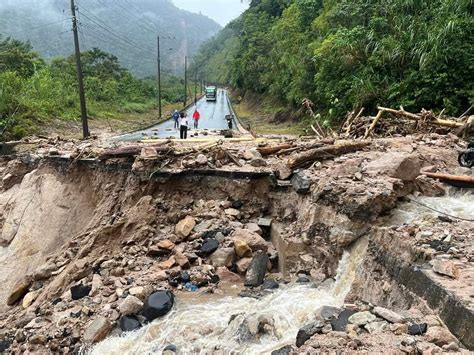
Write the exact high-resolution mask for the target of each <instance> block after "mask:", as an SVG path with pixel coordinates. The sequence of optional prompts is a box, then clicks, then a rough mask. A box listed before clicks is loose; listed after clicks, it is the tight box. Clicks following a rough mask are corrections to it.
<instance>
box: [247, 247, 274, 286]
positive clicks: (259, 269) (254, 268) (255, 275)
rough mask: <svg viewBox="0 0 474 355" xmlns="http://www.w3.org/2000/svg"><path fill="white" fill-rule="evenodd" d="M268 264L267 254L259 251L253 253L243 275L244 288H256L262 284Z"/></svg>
mask: <svg viewBox="0 0 474 355" xmlns="http://www.w3.org/2000/svg"><path fill="white" fill-rule="evenodd" d="M268 262H269V260H268V255H267V253H265V252H264V251H261V250H259V251H257V252H256V253H255V255H254V257H253V258H252V262H251V263H250V266H249V268H248V269H247V274H246V275H245V286H250V287H257V286H260V285H261V284H262V283H263V279H264V278H265V273H266V272H267V265H268Z"/></svg>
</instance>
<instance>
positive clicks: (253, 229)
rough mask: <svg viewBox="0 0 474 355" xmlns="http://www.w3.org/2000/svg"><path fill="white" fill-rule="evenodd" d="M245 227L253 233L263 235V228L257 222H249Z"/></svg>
mask: <svg viewBox="0 0 474 355" xmlns="http://www.w3.org/2000/svg"><path fill="white" fill-rule="evenodd" d="M245 228H246V229H247V230H249V231H251V232H252V233H257V234H258V235H262V228H260V226H259V225H258V224H257V223H247V224H246V225H245Z"/></svg>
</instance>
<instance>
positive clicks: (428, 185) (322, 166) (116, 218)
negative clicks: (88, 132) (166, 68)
mask: <svg viewBox="0 0 474 355" xmlns="http://www.w3.org/2000/svg"><path fill="white" fill-rule="evenodd" d="M31 144H32V145H31V146H29V145H25V144H20V145H19V146H17V148H16V149H19V151H21V149H25V148H24V147H25V146H29V148H28V149H26V150H23V152H22V153H21V154H20V153H19V154H18V156H16V157H15V156H10V157H6V158H2V159H3V160H2V161H1V163H0V164H1V165H0V181H1V182H0V211H1V212H0V245H1V247H2V248H4V249H3V250H5V252H3V251H2V254H0V266H1V267H2V273H3V276H2V277H3V279H2V282H3V283H4V285H5V287H4V288H5V289H4V290H3V291H1V292H0V299H1V301H2V302H3V303H4V304H2V305H1V306H0V310H1V312H2V313H1V315H0V327H1V329H2V331H1V332H0V344H1V345H0V346H2V347H3V349H4V350H7V349H8V351H13V352H28V351H29V352H78V351H80V350H81V349H86V348H87V349H88V348H89V347H90V346H91V345H92V344H95V343H97V342H99V341H101V340H103V339H104V338H106V337H107V336H111V335H118V334H121V333H122V332H128V331H132V330H136V329H139V328H141V327H143V326H144V325H146V324H147V323H149V322H152V321H153V320H155V319H157V318H161V317H163V316H164V315H166V314H168V312H170V311H171V310H172V309H173V308H174V307H175V300H176V299H181V297H185V296H183V295H187V294H195V295H196V296H198V295H203V294H208V295H212V297H222V296H226V295H228V294H229V293H231V294H232V293H236V294H239V295H240V297H252V298H256V299H261V298H263V297H265V296H266V295H268V294H269V293H272V292H274V290H275V289H278V288H279V287H280V285H282V284H285V285H292V284H310V285H313V286H314V287H325V285H328V284H330V283H331V282H333V280H334V278H335V277H336V275H337V268H338V262H339V260H340V257H341V256H342V254H343V252H344V250H345V249H346V248H347V247H348V246H350V245H352V244H353V243H354V242H355V241H357V240H358V239H359V238H361V237H363V236H369V237H370V240H371V241H370V243H371V244H370V245H371V246H370V248H369V251H370V252H371V253H372V254H371V256H370V257H369V258H367V260H366V261H365V262H364V265H363V268H364V272H365V274H364V273H362V274H361V275H362V276H363V275H369V274H370V272H369V270H371V269H373V268H375V267H374V265H375V264H376V263H377V260H375V259H376V258H375V256H376V255H378V254H377V250H379V249H380V248H381V247H380V248H379V249H377V248H378V247H379V246H383V245H387V249H390V248H389V246H390V243H389V242H388V241H390V242H392V245H391V248H392V250H399V251H400V254H401V255H410V257H409V258H406V259H404V262H405V263H406V264H409V265H417V264H420V265H421V264H423V265H425V264H428V265H430V267H431V268H432V269H433V272H434V273H435V274H437V275H439V276H440V277H443V278H448V279H447V280H449V281H450V282H451V281H453V280H463V282H464V281H465V287H464V291H463V292H464V293H465V294H466V295H467V294H469V292H472V283H470V282H471V281H470V280H472V274H470V275H471V276H469V275H468V274H465V272H464V270H468V269H469V268H472V262H473V261H474V260H473V254H472V253H473V251H472V248H471V244H472V235H473V233H472V230H473V229H472V228H473V227H472V223H471V222H465V223H464V222H460V221H453V220H448V218H447V217H435V218H433V219H430V220H429V221H427V220H424V221H423V220H422V221H412V222H410V223H408V224H406V225H399V226H397V227H394V228H382V229H379V227H382V225H381V224H382V223H383V218H381V217H383V216H386V215H387V214H390V213H391V211H392V210H393V209H394V208H396V207H397V206H398V205H399V204H400V201H401V200H402V199H403V198H404V197H406V196H412V195H411V194H413V193H420V192H421V193H423V194H425V195H426V194H428V195H433V196H435V195H441V194H444V193H445V192H446V187H445V186H444V185H442V184H440V183H439V182H437V181H436V180H432V179H429V178H427V177H426V176H424V175H423V174H422V169H423V168H427V167H431V168H430V169H432V170H437V169H439V170H444V169H447V168H454V166H455V165H456V151H455V149H456V147H457V144H459V141H458V139H457V138H456V137H454V136H452V135H448V136H442V135H438V134H429V135H423V136H413V137H403V138H392V139H376V140H373V141H355V142H354V141H350V140H349V141H344V140H342V141H341V140H336V141H334V140H317V141H316V140H308V139H303V138H299V139H292V140H288V139H285V140H275V141H274V140H256V141H255V140H252V141H245V140H242V141H235V142H226V141H217V142H216V141H213V142H207V143H203V144H200V145H197V144H196V145H194V146H187V145H186V144H177V143H176V142H171V141H164V142H158V143H156V142H154V143H150V144H147V143H142V144H139V145H137V144H125V143H121V144H120V146H115V147H114V146H112V144H111V143H103V142H96V141H91V142H81V143H76V142H66V141H59V140H45V139H39V140H35V141H34V144H33V143H31ZM387 157H389V158H387ZM65 172H66V173H67V177H66V176H65V174H64V173H65ZM210 172H212V173H210ZM222 172H224V173H228V174H223V175H219V174H221V173H222ZM184 173H187V174H184ZM213 174H215V175H213ZM45 196H51V197H50V198H49V199H48V200H47V201H48V203H47V204H45V203H44V202H41V201H44V198H45ZM76 204H77V205H76ZM44 209H47V210H48V211H52V212H53V213H52V214H54V218H53V221H50V220H42V219H41V216H42V213H43V210H44ZM25 213H26V215H25ZM25 216H26V217H25ZM25 218H30V219H31V220H32V221H33V222H34V223H33V222H28V221H27V220H26V219H25ZM18 221H19V222H18ZM49 223H53V224H54V227H55V228H56V227H57V226H58V225H66V227H65V228H56V229H57V230H59V232H56V234H54V233H45V234H44V235H43V234H42V233H41V232H40V231H39V230H38V226H39V225H41V224H43V228H46V230H48V229H47V228H49V227H48V224H49ZM35 226H36V228H35ZM51 228H52V227H51ZM466 231H468V232H466ZM469 231H471V233H469ZM428 232H429V233H428ZM22 238H23V239H24V240H26V241H23V242H21V243H20V240H21V239H22ZM28 238H29V239H28ZM30 241H31V242H30ZM384 243H385V244H384ZM395 246H396V247H395ZM397 248H398V249H397ZM382 249H383V248H382ZM369 262H370V263H372V264H367V263H369ZM15 263H17V264H15ZM4 270H6V272H4ZM15 270H16V271H17V272H14V271H15ZM362 276H360V277H359V279H356V282H355V284H354V287H353V291H352V292H351V293H350V294H349V296H348V298H347V304H346V305H345V308H328V307H326V308H324V309H320V310H309V311H310V312H313V313H314V321H312V322H311V323H308V324H307V325H306V326H304V327H303V328H302V329H301V330H300V332H298V335H297V337H296V339H295V343H294V344H292V345H291V346H290V347H287V348H286V349H282V350H280V352H279V353H291V352H296V353H299V352H305V351H307V352H311V351H314V349H316V351H319V350H324V351H326V350H344V349H345V350H358V351H377V350H380V349H389V350H394V351H403V352H405V353H416V352H420V353H422V352H425V351H431V352H436V351H441V350H444V351H462V350H463V349H462V348H463V344H462V343H461V342H459V341H458V339H456V338H455V337H454V336H453V335H452V334H451V333H449V331H448V330H447V329H446V327H445V325H444V324H443V321H445V320H444V319H443V320H442V321H441V320H439V319H435V317H434V316H433V314H434V312H433V311H432V310H430V309H429V308H426V307H421V306H420V307H415V306H414V304H415V303H416V302H415V301H414V300H416V299H415V298H413V297H412V298H411V300H412V302H411V304H410V305H409V306H408V307H404V306H403V305H402V304H403V302H404V301H405V300H406V299H407V298H404V297H406V296H403V295H401V293H400V301H399V303H397V304H395V303H393V302H391V301H392V300H391V299H390V297H388V296H386V294H387V293H389V291H390V288H391V285H392V284H393V283H395V282H396V280H394V278H393V277H392V276H390V275H388V274H383V277H384V279H383V282H382V280H378V281H377V282H379V281H380V282H381V283H382V284H383V283H384V282H385V283H386V285H384V286H381V287H380V289H378V290H377V292H375V291H374V292H373V294H368V293H370V292H371V291H372V290H370V289H366V292H364V290H362V288H363V287H362V285H363V280H362V279H361V277H362ZM460 277H461V279H459V278H460ZM377 285H379V284H377ZM455 287H457V286H456V284H450V283H449V282H448V283H447V284H446V288H448V289H452V288H455ZM394 288H395V286H394ZM383 294H385V296H383ZM394 294H395V293H394ZM397 295H398V293H397ZM469 297H471V296H469ZM471 298H472V297H471ZM470 302H472V299H471V300H470ZM7 305H8V307H7ZM391 306H393V308H391ZM383 307H386V308H383ZM388 308H389V309H388ZM261 323H262V324H261V326H260V325H259V324H257V327H256V328H255V329H256V332H257V333H258V332H259V331H263V332H264V331H265V329H266V330H268V329H270V328H271V324H270V323H271V322H266V321H264V320H262V322H261ZM2 339H3V340H2ZM384 346H385V348H384ZM160 350H162V349H160ZM178 350H179V349H178ZM168 351H171V350H168Z"/></svg>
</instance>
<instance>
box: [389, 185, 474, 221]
mask: <svg viewBox="0 0 474 355" xmlns="http://www.w3.org/2000/svg"><path fill="white" fill-rule="evenodd" d="M410 198H411V199H412V200H414V201H417V202H419V203H421V204H423V205H425V206H427V207H430V208H431V209H429V208H427V207H425V206H422V205H420V204H417V203H415V202H411V201H410V202H407V203H404V204H402V205H400V206H399V207H398V208H396V209H395V210H394V211H393V213H392V217H391V218H390V224H392V225H401V224H403V223H406V224H409V223H412V222H414V221H415V220H419V219H420V218H421V219H423V218H424V217H436V216H438V215H441V214H442V213H445V214H448V215H450V216H454V217H458V218H463V219H467V220H474V191H471V190H458V189H452V190H449V192H448V194H447V195H446V196H441V197H426V196H419V197H413V196H411V197H410ZM436 211H439V212H442V213H438V212H436Z"/></svg>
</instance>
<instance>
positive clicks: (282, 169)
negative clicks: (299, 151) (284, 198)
mask: <svg viewBox="0 0 474 355" xmlns="http://www.w3.org/2000/svg"><path fill="white" fill-rule="evenodd" d="M274 173H275V175H276V177H277V178H278V179H280V180H288V179H289V178H290V177H291V175H293V171H291V169H290V168H288V166H286V164H283V163H281V164H278V165H277V166H276V170H275V171H274Z"/></svg>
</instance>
